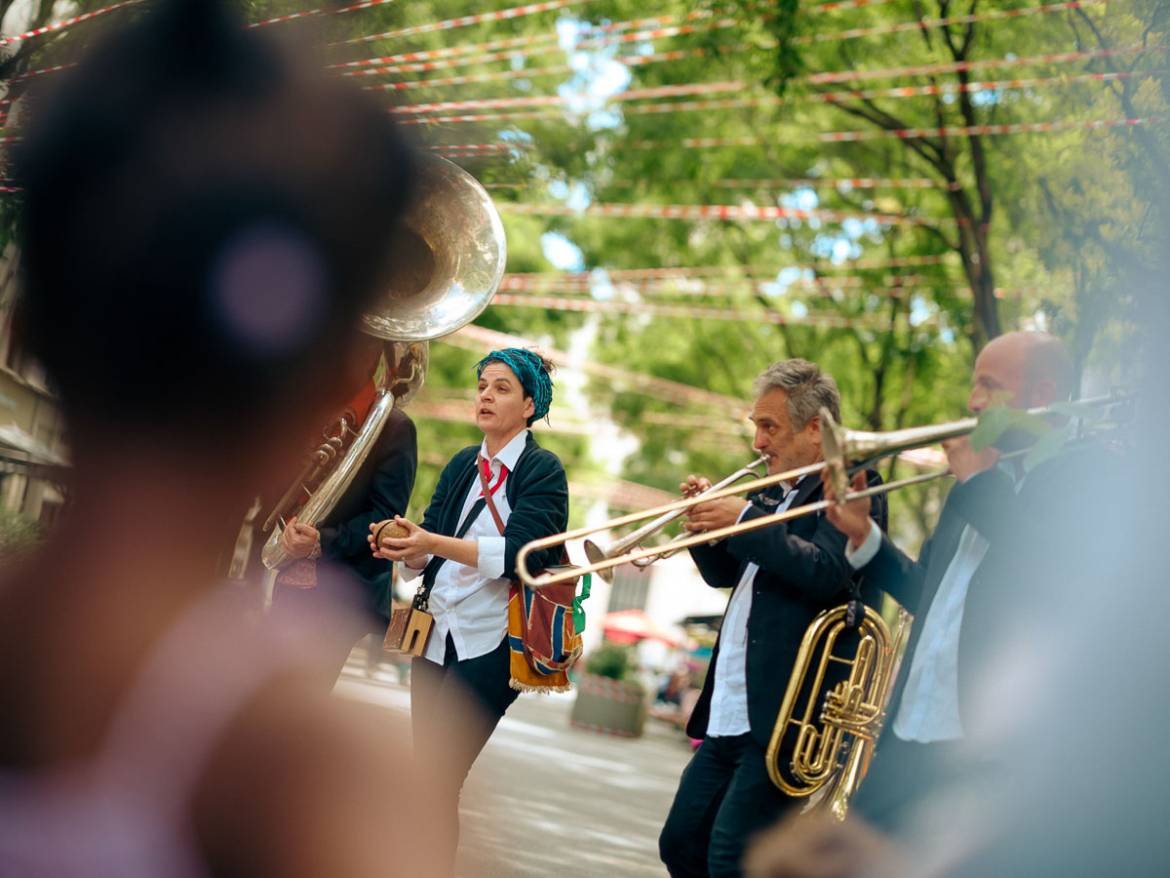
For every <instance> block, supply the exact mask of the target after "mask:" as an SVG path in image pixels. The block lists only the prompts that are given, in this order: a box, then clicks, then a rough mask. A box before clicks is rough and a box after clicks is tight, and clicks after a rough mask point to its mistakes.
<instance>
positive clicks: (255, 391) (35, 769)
mask: <svg viewBox="0 0 1170 878" xmlns="http://www.w3.org/2000/svg"><path fill="white" fill-rule="evenodd" d="M299 57H300V56H297V55H293V54H290V53H288V52H287V51H286V50H285V49H282V48H281V47H280V46H278V45H277V44H275V43H272V42H269V41H268V40H267V39H265V38H264V37H263V36H261V35H260V34H259V33H258V32H256V31H249V30H245V28H244V26H243V23H242V22H241V21H240V20H238V19H237V18H236V17H235V15H234V14H233V13H232V12H231V11H230V10H229V9H228V7H227V4H226V3H220V2H209V0H173V2H160V3H156V4H151V5H150V6H149V7H147V8H145V9H144V10H143V12H142V15H141V17H140V18H138V19H137V20H136V21H134V22H132V23H130V24H128V25H126V26H124V27H122V28H121V30H120V31H119V32H118V33H117V34H116V35H114V36H112V37H111V38H109V39H108V40H105V41H103V42H100V43H99V44H98V45H97V46H95V48H94V50H93V52H92V53H91V54H90V55H89V56H88V57H87V58H85V59H84V60H83V61H82V63H81V65H80V66H79V67H78V68H77V69H76V70H74V71H72V72H70V73H67V74H65V75H64V76H63V77H62V83H61V85H60V87H59V89H57V90H55V91H54V92H51V93H48V94H45V95H44V96H43V97H42V98H41V101H40V103H39V104H38V105H37V107H36V110H37V112H36V114H35V116H34V118H33V119H32V123H31V125H30V126H29V127H28V128H27V129H26V132H25V139H24V141H23V143H22V144H21V146H20V147H19V149H18V151H17V155H16V162H15V171H16V176H17V179H18V181H19V183H20V185H21V186H22V187H23V189H24V205H23V215H22V217H21V225H20V233H21V239H20V243H21V249H22V257H23V259H22V261H23V269H24V276H23V283H24V287H23V296H24V301H23V308H24V319H25V324H24V326H25V329H26V340H27V343H28V345H29V347H30V349H31V350H32V351H34V352H35V354H36V355H37V356H38V357H39V358H40V359H41V361H42V362H43V364H44V366H45V368H46V369H47V370H48V372H49V374H50V376H51V378H52V381H53V385H54V386H55V387H56V389H57V390H58V391H59V394H60V399H61V404H62V407H63V409H64V411H65V414H66V417H67V420H68V427H69V435H70V439H71V446H72V450H73V460H74V464H75V465H74V469H73V474H72V475H73V482H72V486H71V494H72V503H71V507H70V509H69V511H68V514H67V516H66V517H65V518H64V519H63V520H62V521H61V522H60V525H59V527H58V528H57V529H56V531H55V532H54V533H53V534H52V535H51V537H50V539H49V542H48V544H47V545H46V546H45V547H44V549H43V551H41V552H39V553H38V554H36V555H35V556H33V557H31V558H29V559H28V560H27V561H26V562H25V563H23V564H22V565H21V566H20V568H19V569H11V570H7V571H5V573H4V576H3V581H2V582H0V702H2V703H3V704H4V706H5V709H4V714H5V722H4V723H3V726H2V728H0V873H4V874H17V875H22V876H30V875H31V876H38V875H44V876H54V878H61V876H74V875H87V876H89V875H118V876H122V878H126V876H160V875H166V876H196V875H209V874H217V875H218V874H224V875H226V874H234V875H240V874H260V875H276V876H282V875H305V876H310V875H312V876H318V875H373V874H380V875H384V874H409V875H431V874H436V873H435V870H434V868H433V867H432V866H430V865H429V857H428V856H427V855H426V850H425V849H426V847H427V840H428V839H432V843H439V842H438V841H437V840H434V839H435V838H436V837H437V835H438V833H437V831H435V830H432V829H431V828H430V827H431V826H432V825H433V822H432V821H431V820H430V817H431V814H432V811H431V809H430V805H429V802H430V798H429V793H428V789H427V787H426V786H425V785H424V784H422V783H420V779H419V776H418V775H417V774H416V772H415V769H414V768H413V766H412V765H411V764H410V762H409V760H408V759H407V757H406V755H405V754H404V751H403V748H402V747H401V746H400V745H399V739H400V736H399V735H396V734H395V733H394V732H393V731H388V730H387V722H386V720H385V718H384V717H381V718H377V719H376V720H375V718H374V717H373V716H372V715H371V712H370V711H369V710H367V709H364V708H361V707H359V706H357V705H346V704H335V703H333V702H332V701H329V702H328V703H327V701H326V698H327V696H326V695H325V694H324V693H322V692H320V689H319V686H318V685H316V684H314V683H313V682H312V676H311V674H310V671H311V669H312V668H313V666H314V661H313V659H312V657H311V656H307V655H304V653H305V652H306V650H307V647H305V646H303V645H302V643H300V642H299V641H300V638H298V637H297V635H296V632H295V631H291V630H290V631H287V632H284V631H278V630H269V629H264V628H260V627H256V626H250V625H249V624H248V623H247V622H246V621H245V619H244V618H243V617H242V614H241V613H240V612H238V608H237V607H236V606H235V605H234V601H233V595H232V594H229V593H225V592H224V591H223V590H220V589H217V588H216V587H215V583H216V581H215V579H214V577H212V576H211V575H210V570H211V568H212V566H213V565H212V561H213V559H214V558H215V557H216V554H217V552H218V551H219V550H220V549H221V548H222V540H221V535H222V529H223V523H224V521H225V520H227V519H226V517H227V516H230V514H231V513H232V512H233V511H235V510H238V509H239V508H242V506H243V505H245V503H246V499H247V494H245V493H244V492H248V493H252V492H254V490H255V486H256V484H257V483H258V482H259V483H260V484H263V485H276V484H280V483H283V482H284V481H285V480H287V478H288V473H289V472H290V471H292V470H293V469H295V467H296V464H297V462H298V457H299V454H300V451H301V439H302V437H304V436H305V435H307V434H308V432H309V431H310V429H312V427H313V426H314V425H317V424H319V423H320V422H321V421H322V420H323V418H324V415H325V414H326V412H327V410H328V407H329V405H330V401H331V400H336V398H337V396H338V395H339V393H340V392H342V391H343V389H344V387H345V386H347V384H348V386H352V384H349V382H351V381H355V380H356V379H355V376H352V375H349V376H346V375H344V374H340V373H342V372H344V370H337V369H335V368H330V366H329V364H330V363H335V362H336V361H338V360H339V359H342V354H343V352H344V350H345V348H346V346H347V345H348V344H349V342H350V340H351V338H352V333H353V332H354V330H355V327H356V324H357V321H358V318H359V315H360V314H361V313H362V311H363V310H364V308H365V307H366V305H367V304H368V302H369V300H370V299H371V298H372V297H373V296H374V295H376V293H377V292H378V290H379V289H381V288H382V285H383V281H384V280H385V278H384V277H383V275H384V272H385V271H386V269H387V268H388V266H387V259H386V253H387V251H388V250H389V249H390V248H389V246H388V245H389V244H390V243H391V242H393V240H394V239H395V234H396V230H397V222H398V219H399V217H400V215H401V214H402V212H403V210H404V208H405V203H406V200H407V198H408V195H409V192H408V182H409V180H410V177H411V174H412V169H413V167H414V160H413V158H412V155H411V152H410V150H409V149H408V148H407V146H406V144H405V142H404V141H403V139H402V138H401V137H400V136H399V135H398V134H397V133H396V131H395V130H394V128H393V127H392V125H391V123H390V121H389V118H388V116H387V115H386V113H385V112H384V110H382V109H381V108H379V107H378V106H376V105H373V104H370V103H367V102H366V100H365V99H364V98H363V96H361V95H360V94H359V93H358V92H356V91H351V90H349V89H347V88H345V87H343V85H342V84H340V82H338V81H330V80H327V79H325V78H323V77H321V76H320V75H319V73H317V72H316V71H317V70H319V67H317V66H315V65H313V64H312V63H311V62H308V61H300V60H298V58H299ZM404 803H409V804H408V805H407V804H404Z"/></svg>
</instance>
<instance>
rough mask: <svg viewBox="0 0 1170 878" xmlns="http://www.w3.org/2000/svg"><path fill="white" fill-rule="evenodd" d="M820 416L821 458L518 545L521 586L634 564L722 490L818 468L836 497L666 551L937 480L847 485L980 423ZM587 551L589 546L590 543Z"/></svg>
mask: <svg viewBox="0 0 1170 878" xmlns="http://www.w3.org/2000/svg"><path fill="white" fill-rule="evenodd" d="M1122 399H1123V397H1122V396H1120V395H1118V394H1115V393H1112V394H1108V395H1105V396H1099V397H1093V398H1090V399H1084V400H1078V401H1077V402H1076V403H1072V404H1067V403H1066V404H1063V405H1056V406H1051V407H1045V408H1036V409H1030V410H1028V412H1027V414H1029V415H1035V416H1044V415H1051V414H1061V415H1068V414H1069V408H1070V407H1076V408H1089V407H1094V406H1104V405H1110V404H1114V403H1117V402H1120V401H1121V400H1122ZM820 417H821V445H822V449H823V453H824V460H823V461H822V462H819V463H813V464H809V465H807V466H802V467H797V468H796V469H791V470H786V471H785V472H781V473H776V474H775V475H770V476H762V477H760V478H757V479H752V480H750V481H747V482H742V483H740V484H739V485H734V484H729V485H727V486H726V487H718V486H712V487H711V488H710V489H708V490H707V491H704V492H703V493H702V494H699V495H696V496H694V497H684V498H682V499H680V500H675V501H673V502H671V503H664V504H662V505H661V506H655V507H653V508H651V509H646V510H643V511H641V512H631V513H629V514H628V515H622V516H620V517H618V518H613V519H610V520H609V521H604V522H602V523H600V524H596V525H591V526H587V527H580V528H577V529H575V530H570V531H565V532H564V533H559V534H553V535H552V536H548V537H545V538H543V539H539V540H533V541H532V542H530V543H526V544H525V545H524V546H523V547H521V549H520V552H519V553H518V554H517V556H516V574H517V576H518V577H519V578H520V581H521V582H523V583H524V585H526V586H528V587H530V588H543V587H544V586H549V585H559V584H560V583H562V582H569V581H571V580H574V579H576V578H577V577H579V576H582V575H584V574H586V573H598V574H602V575H604V573H605V571H608V570H612V569H613V568H614V567H620V566H621V565H622V564H638V562H640V561H645V560H646V559H652V558H656V557H657V556H660V555H662V554H663V552H664V547H663V546H650V547H646V546H643V547H641V548H633V546H634V545H636V544H635V543H634V542H633V541H632V537H634V536H635V535H638V537H639V541H641V540H642V539H645V538H646V537H647V536H649V535H650V534H651V533H653V532H655V531H657V530H660V529H661V528H662V527H663V526H665V524H666V523H667V522H669V521H673V520H674V519H675V518H677V517H678V516H679V515H682V514H683V513H685V512H686V511H687V510H688V509H691V508H692V507H694V506H697V505H699V504H700V503H706V502H709V501H711V500H719V499H722V498H723V497H731V496H734V495H736V494H741V493H744V492H750V491H759V490H762V489H764V488H768V487H771V486H772V485H776V484H779V483H780V482H794V481H796V480H797V479H799V478H801V477H802V476H806V475H812V474H814V473H823V474H824V475H825V476H826V477H827V478H829V479H831V480H832V483H833V488H834V492H835V494H836V496H837V498H838V499H837V501H832V500H820V501H818V502H816V503H809V504H807V505H805V506H800V507H798V508H796V509H788V510H784V511H782V512H775V513H772V514H771V515H763V516H760V517H759V518H753V519H751V520H749V521H741V522H738V523H736V524H730V525H727V526H726V527H721V528H716V529H715V530H710V531H704V532H703V533H696V534H691V535H689V536H686V537H682V538H680V539H676V540H674V541H672V542H670V543H669V544H668V547H669V548H668V549H665V550H666V551H670V552H676V551H679V550H681V549H689V548H690V547H692V546H697V545H700V544H704V543H711V542H717V541H719V540H722V539H726V538H727V537H731V536H736V535H737V534H741V533H749V532H751V531H754V530H759V529H760V528H764V527H771V526H773V525H777V524H783V523H784V522H787V521H792V520H793V519H796V518H800V517H802V516H805V515H813V514H815V513H818V512H821V511H823V510H825V509H828V508H829V507H830V506H831V505H833V503H834V502H840V503H847V502H849V501H851V500H861V499H865V498H869V497H875V496H877V495H879V494H887V493H890V492H892V491H897V490H900V489H901V488H906V487H910V486H911V485H919V484H923V483H925V482H930V481H934V480H935V479H939V478H943V477H944V476H947V475H949V470H948V469H945V468H944V469H940V470H935V471H932V472H927V473H922V474H919V475H916V476H911V477H909V478H905V479H899V480H897V481H893V482H887V483H885V484H881V485H875V486H873V487H871V488H866V489H864V490H862V491H849V490H848V489H849V476H850V474H851V473H852V472H855V471H856V470H858V469H861V468H864V467H865V466H867V465H868V464H870V463H873V462H874V461H876V460H879V459H881V458H883V457H888V456H890V455H893V454H900V453H901V452H903V451H909V450H911V449H913V448H921V447H923V446H925V445H934V444H935V443H937V442H943V441H945V440H947V439H953V438H956V437H958V436H966V435H968V434H970V433H972V432H973V431H974V430H975V428H976V427H977V426H978V425H979V418H977V417H969V418H962V419H960V420H957V421H950V422H947V423H943V424H933V425H928V426H925V427H909V428H907V429H903V430H893V431H891V432H887V433H870V432H866V431H864V430H850V429H848V428H846V427H843V426H841V425H840V424H838V423H836V422H835V421H834V420H833V418H832V416H831V415H830V414H829V413H828V412H827V411H825V410H824V409H822V410H821V414H820ZM742 472H743V471H742V470H741V471H740V472H739V473H736V474H734V475H735V477H736V478H739V477H741V475H742ZM729 478H730V477H729ZM728 481H729V480H728V479H724V481H723V482H721V483H720V484H724V483H726V482H728ZM648 518H652V519H654V521H653V522H651V523H650V524H656V525H657V526H656V527H655V528H653V529H651V528H650V524H647V525H645V526H644V527H642V528H640V529H639V530H638V531H635V532H634V533H633V534H630V536H629V537H627V538H625V539H623V540H621V541H619V542H618V543H617V544H615V546H614V550H616V549H619V548H625V549H628V551H624V553H622V554H618V553H616V552H615V551H614V550H611V551H610V552H608V553H601V552H598V557H596V558H594V557H591V558H590V563H588V564H586V565H584V566H580V567H567V568H558V569H556V570H550V571H548V572H546V573H542V574H540V575H539V576H534V575H533V574H531V573H529V571H528V563H527V562H528V557H529V556H530V555H531V554H532V553H533V552H540V551H543V550H545V549H550V548H552V547H554V546H558V545H561V544H563V543H567V542H569V541H570V540H575V539H580V538H581V537H587V536H589V535H590V534H594V533H597V532H599V531H603V530H609V529H611V528H615V527H622V526H624V525H627V524H634V523H636V522H639V521H644V520H645V519H648ZM659 522H661V523H659ZM586 551H587V552H588V549H587V550H586ZM640 566H645V565H644V564H643V565H640Z"/></svg>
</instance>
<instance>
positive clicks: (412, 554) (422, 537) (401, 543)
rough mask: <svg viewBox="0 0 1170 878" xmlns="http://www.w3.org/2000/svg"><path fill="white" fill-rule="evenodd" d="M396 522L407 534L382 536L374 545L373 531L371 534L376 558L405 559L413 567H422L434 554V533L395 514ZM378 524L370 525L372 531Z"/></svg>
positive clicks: (372, 548)
mask: <svg viewBox="0 0 1170 878" xmlns="http://www.w3.org/2000/svg"><path fill="white" fill-rule="evenodd" d="M394 523H395V524H396V525H398V526H399V527H400V528H402V530H404V531H406V535H405V536H399V537H391V536H384V537H382V540H381V542H380V543H379V544H378V545H374V535H373V533H371V534H370V536H369V538H368V539H369V543H370V549H371V550H372V552H373V554H374V557H375V558H383V559H385V560H387V561H404V562H405V563H406V564H408V565H409V566H411V567H415V568H419V567H422V566H423V564H424V563H425V561H426V557H427V556H428V555H431V554H434V534H432V533H431V532H430V531H426V530H423V529H422V528H421V527H419V526H418V525H417V524H415V523H414V522H413V521H410V520H409V519H406V518H403V517H402V516H401V515H395V516H394ZM374 527H376V525H370V530H371V531H372V530H373V529H374Z"/></svg>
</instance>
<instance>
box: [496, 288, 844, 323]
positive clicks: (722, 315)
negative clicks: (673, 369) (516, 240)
mask: <svg viewBox="0 0 1170 878" xmlns="http://www.w3.org/2000/svg"><path fill="white" fill-rule="evenodd" d="M492 305H493V306H497V305H500V306H504V307H509V306H511V307H517V308H544V309H546V310H549V311H579V312H587V313H588V312H592V313H600V314H611V315H615V314H635V315H637V314H641V315H645V316H648V317H678V318H684V319H688V320H724V321H735V322H739V323H768V324H780V325H791V326H826V327H835V328H839V327H849V326H857V325H858V322H857V321H856V320H851V319H849V318H847V317H838V316H835V315H831V314H823V315H817V316H815V317H814V316H809V317H789V316H787V315H785V314H778V313H777V312H775V311H764V310H760V311H743V310H739V309H736V308H705V307H702V306H699V305H659V304H646V303H642V302H598V301H596V300H594V299H568V298H562V297H559V296H515V295H512V294H511V293H497V294H496V295H495V297H494V298H493V299H492Z"/></svg>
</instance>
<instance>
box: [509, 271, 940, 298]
mask: <svg viewBox="0 0 1170 878" xmlns="http://www.w3.org/2000/svg"><path fill="white" fill-rule="evenodd" d="M883 280H884V281H885V282H884V283H880V282H875V280H874V279H873V278H866V277H856V276H849V275H835V276H831V277H819V278H799V279H797V280H795V281H793V282H791V283H788V284H785V290H787V291H789V292H799V293H809V294H812V295H817V296H826V297H832V296H839V295H844V294H845V293H846V291H853V292H863V293H874V294H880V295H886V296H904V295H907V294H910V293H914V292H919V291H932V290H933V289H934V286H932V279H931V278H928V277H925V276H924V275H920V274H907V275H888V276H886V277H885V278H884V279H883ZM610 281H611V283H612V284H613V285H615V286H618V287H620V288H621V289H622V290H623V291H628V292H633V293H637V294H638V295H640V296H646V297H654V298H657V297H662V298H667V297H671V296H674V297H680V298H692V297H693V298H704V299H709V298H728V297H733V296H739V295H741V294H743V293H745V292H749V293H753V294H761V295H767V294H768V293H769V292H771V291H773V290H775V283H776V281H775V280H759V279H747V278H743V279H739V280H735V279H727V280H722V281H719V280H716V281H712V280H700V279H698V278H690V279H687V278H674V279H657V280H645V281H641V282H634V281H632V280H628V279H623V278H611V279H610ZM595 285H596V282H594V283H591V284H578V283H567V284H565V283H562V284H557V283H544V282H540V283H529V282H527V281H523V280H520V279H519V278H514V277H505V278H504V279H503V280H502V281H501V283H500V290H501V291H502V292H510V293H522V294H526V295H581V294H583V293H588V292H590V291H591V290H592V289H593V288H594V286H595Z"/></svg>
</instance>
